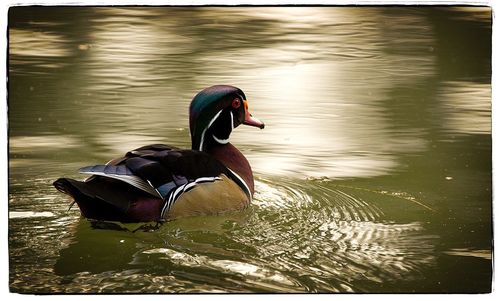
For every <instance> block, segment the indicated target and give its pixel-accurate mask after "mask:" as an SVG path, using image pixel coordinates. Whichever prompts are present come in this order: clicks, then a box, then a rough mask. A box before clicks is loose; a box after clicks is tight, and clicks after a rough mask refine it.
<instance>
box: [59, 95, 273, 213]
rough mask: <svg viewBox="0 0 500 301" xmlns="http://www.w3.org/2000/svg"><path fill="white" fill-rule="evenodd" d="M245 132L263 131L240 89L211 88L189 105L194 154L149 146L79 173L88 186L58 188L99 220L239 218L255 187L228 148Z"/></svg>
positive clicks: (244, 164) (68, 183)
mask: <svg viewBox="0 0 500 301" xmlns="http://www.w3.org/2000/svg"><path fill="white" fill-rule="evenodd" d="M240 124H246V125H251V126H256V127H260V128H263V127H264V124H263V123H262V122H260V121H259V120H258V119H255V118H254V117H252V116H251V114H250V113H249V112H248V104H247V100H246V98H245V95H244V94H243V92H242V91H241V90H240V89H238V88H236V87H232V86H225V85H224V86H222V85H219V86H213V87H210V88H207V89H205V90H203V91H201V92H200V93H198V94H197V95H196V96H195V97H194V98H193V101H192V102H191V106H190V130H191V142H192V149H179V148H177V147H173V146H169V145H165V144H153V145H147V146H143V147H141V148H138V149H135V150H132V151H129V152H127V153H126V154H125V156H123V157H120V158H116V159H113V160H111V161H109V162H108V163H107V164H104V165H93V166H88V167H83V168H81V169H80V172H81V173H84V174H89V175H90V177H89V178H87V179H86V180H84V181H77V180H73V179H68V178H60V179H58V180H56V181H55V182H54V186H55V187H56V188H57V189H58V190H59V191H61V192H63V193H66V194H68V195H70V196H71V197H72V198H73V200H74V202H76V203H77V204H78V207H79V208H80V211H81V213H82V215H83V216H84V217H86V218H89V219H95V220H106V221H121V222H150V221H158V222H162V221H168V220H173V219H177V218H181V217H187V216H196V215H209V214H218V213H222V212H226V211H235V210H241V209H244V208H246V207H247V206H248V205H249V204H250V202H251V200H252V196H253V193H254V180H253V173H252V169H251V167H250V164H249V163H248V161H247V159H246V158H245V157H244V155H243V154H242V153H241V152H240V151H239V150H238V149H237V148H236V147H235V146H233V145H232V144H231V143H229V135H230V133H231V131H232V130H233V129H234V128H236V127H237V126H239V125H240Z"/></svg>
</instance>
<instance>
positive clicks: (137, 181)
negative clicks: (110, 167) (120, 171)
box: [81, 171, 162, 198]
mask: <svg viewBox="0 0 500 301" xmlns="http://www.w3.org/2000/svg"><path fill="white" fill-rule="evenodd" d="M81 173H84V174H91V175H96V176H102V177H107V178H112V179H116V180H120V181H122V182H125V183H127V184H130V185H132V186H134V187H136V188H139V189H140V190H143V191H145V192H147V193H149V194H151V195H154V196H156V197H160V198H161V197H162V196H161V194H160V193H159V192H158V191H156V189H155V188H154V187H153V186H152V185H150V184H149V183H147V182H146V181H144V180H143V179H141V178H139V177H138V176H132V175H115V174H106V173H103V172H98V171H82V172H81Z"/></svg>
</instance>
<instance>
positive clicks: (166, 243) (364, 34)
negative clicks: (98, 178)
mask: <svg viewBox="0 0 500 301" xmlns="http://www.w3.org/2000/svg"><path fill="white" fill-rule="evenodd" d="M8 34H9V61H8V63H9V86H8V88H9V101H8V106H9V107H8V109H9V200H8V201H9V255H10V288H11V290H12V291H14V292H21V293H64V292H67V293H86V292H89V293H96V292H103V293H116V292H125V293H127V292H150V293H151V292H374V293H376V292H487V291H490V289H491V274H492V270H491V265H492V260H491V249H492V242H491V239H492V213H491V207H492V191H491V189H492V184H491V180H492V177H491V176H492V175H491V10H490V9H489V8H480V7H197V8H196V7H195V8H190V7H182V8H179V7H59V8H57V7H20V8H12V9H11V10H10V12H9V31H8ZM214 84H231V85H235V86H238V87H240V88H241V89H242V90H243V91H245V94H246V95H247V97H248V99H249V102H250V109H251V111H252V112H253V114H254V115H255V116H258V117H259V118H260V119H262V120H263V121H265V123H266V128H265V129H264V130H263V131H260V130H257V129H254V128H244V127H241V128H238V129H237V130H236V131H235V132H234V133H233V135H232V142H233V144H234V145H236V146H237V147H238V148H239V149H240V150H241V151H242V152H243V153H244V154H245V156H246V157H247V158H248V159H249V161H250V163H251V165H252V168H253V170H254V174H255V177H256V194H255V200H254V202H253V204H252V205H251V206H250V208H249V209H248V210H245V211H243V212H238V213H232V214H224V215H220V216H210V217H196V218H187V219H183V220H178V221H174V222H170V223H168V224H165V225H163V226H161V227H160V228H159V229H144V228H140V226H141V225H136V224H132V225H123V224H105V223H99V224H92V223H90V222H89V221H87V220H85V219H83V218H81V217H80V215H79V211H78V209H77V208H72V209H70V210H69V211H68V208H69V200H68V199H67V198H66V197H65V195H62V194H60V193H58V192H57V191H56V190H55V189H54V188H53V187H52V186H51V183H52V182H53V181H54V180H55V179H57V178H58V177H62V176H67V177H73V178H78V179H82V178H83V176H82V175H79V174H77V169H78V168H79V167H81V166H86V165H91V164H97V163H104V162H107V161H108V160H109V159H110V158H112V157H116V156H120V155H122V154H123V153H124V152H126V151H128V150H130V149H132V148H136V147H140V146H142V145H145V144H150V143H167V144H172V145H177V146H180V147H185V148H188V147H190V140H189V127H188V106H189V102H190V100H191V98H192V97H193V96H194V95H195V94H196V93H197V92H198V91H199V90H201V89H203V88H205V87H207V86H211V85H214Z"/></svg>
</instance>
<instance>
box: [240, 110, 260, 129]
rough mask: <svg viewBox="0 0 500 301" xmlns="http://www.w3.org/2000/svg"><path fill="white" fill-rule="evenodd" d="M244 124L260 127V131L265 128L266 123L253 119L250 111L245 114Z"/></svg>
mask: <svg viewBox="0 0 500 301" xmlns="http://www.w3.org/2000/svg"><path fill="white" fill-rule="evenodd" d="M243 124H245V125H249V126H254V127H258V128H259V129H263V128H264V126H265V124H264V122H262V121H260V120H259V119H257V118H255V117H253V116H252V114H250V112H248V111H246V112H245V120H244V121H243Z"/></svg>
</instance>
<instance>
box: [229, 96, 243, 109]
mask: <svg viewBox="0 0 500 301" xmlns="http://www.w3.org/2000/svg"><path fill="white" fill-rule="evenodd" d="M231 105H232V106H233V108H235V109H237V108H239V107H240V106H241V101H240V99H239V98H235V99H233V103H232V104H231Z"/></svg>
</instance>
